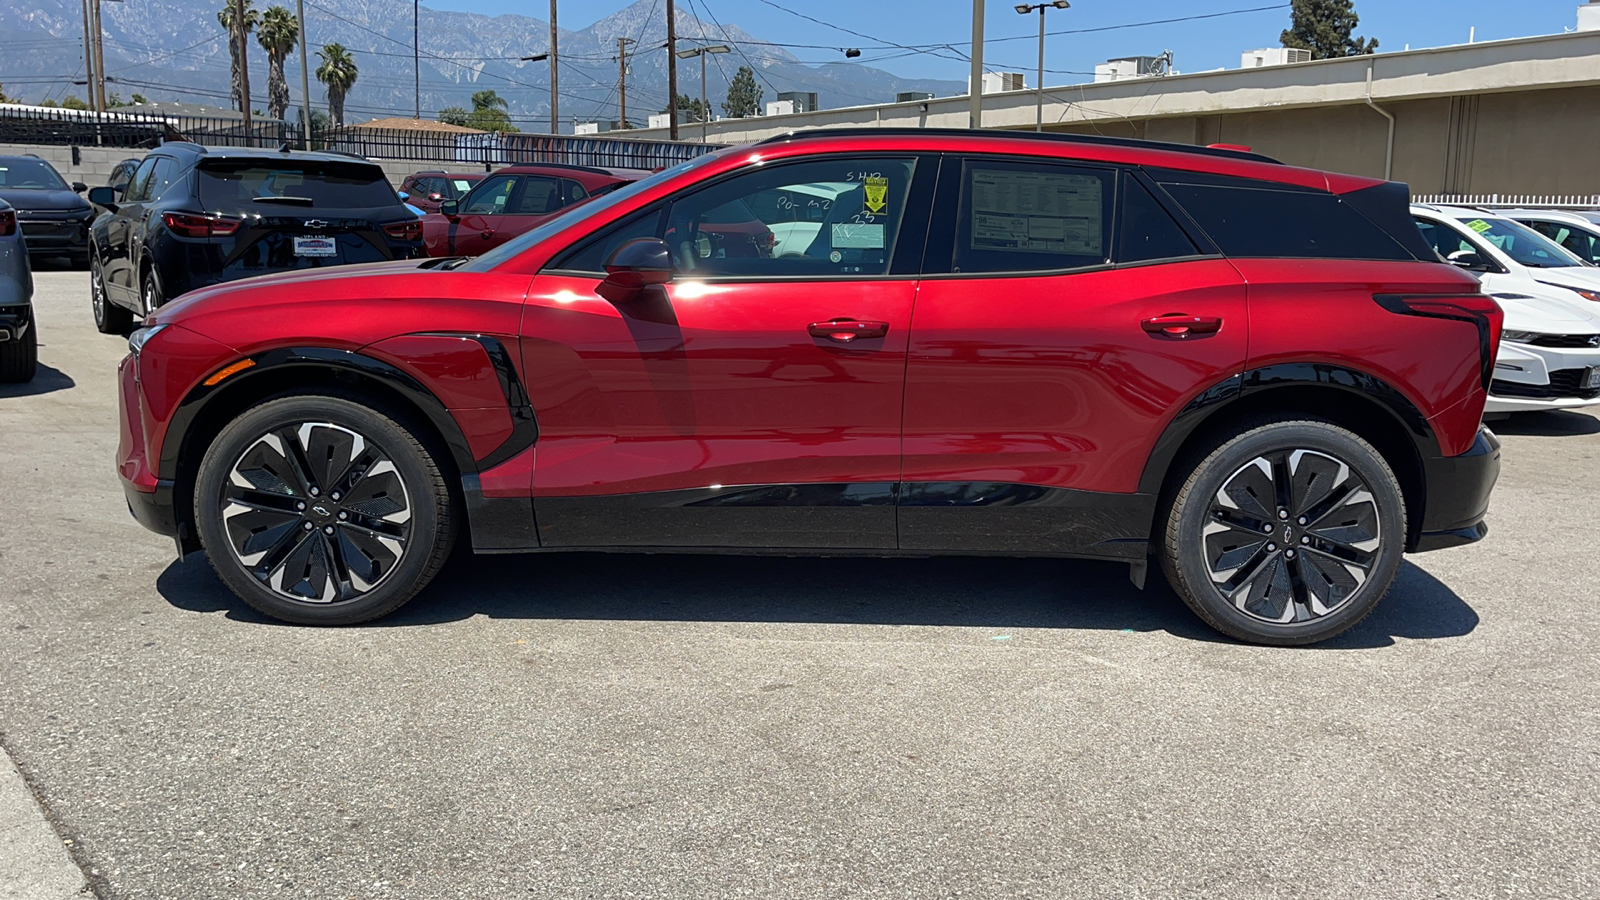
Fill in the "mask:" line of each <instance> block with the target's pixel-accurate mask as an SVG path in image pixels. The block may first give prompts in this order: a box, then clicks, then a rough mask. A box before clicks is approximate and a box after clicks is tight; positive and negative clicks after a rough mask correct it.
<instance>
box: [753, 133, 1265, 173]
mask: <svg viewBox="0 0 1600 900" xmlns="http://www.w3.org/2000/svg"><path fill="white" fill-rule="evenodd" d="M867 135H877V136H880V137H916V136H921V135H931V136H934V137H969V138H1014V139H1018V140H1026V141H1057V142H1060V143H1067V144H1100V145H1102V146H1110V147H1136V148H1141V149H1145V150H1166V151H1168V152H1172V153H1194V154H1198V155H1200V156H1220V157H1223V158H1225V159H1248V160H1253V161H1255V162H1264V163H1271V164H1273V165H1278V166H1281V165H1283V163H1282V162H1281V161H1279V160H1276V159H1273V158H1272V157H1270V156H1263V155H1261V154H1260V153H1251V152H1247V151H1244V150H1232V149H1228V148H1225V147H1200V146H1196V145H1194V144H1173V143H1168V142H1166V141H1145V140H1139V139H1137V138H1119V137H1106V136H1104V135H1099V134H1063V133H1059V132H1050V131H1046V132H1036V131H1009V130H1005V129H980V130H973V129H970V128H873V127H870V126H861V127H852V128H807V129H805V130H804V131H790V132H786V133H784V134H779V135H774V136H772V137H769V138H766V139H765V140H760V141H756V143H757V144H758V145H759V144H776V143H779V142H781V141H799V140H814V139H817V138H830V137H862V136H867Z"/></svg>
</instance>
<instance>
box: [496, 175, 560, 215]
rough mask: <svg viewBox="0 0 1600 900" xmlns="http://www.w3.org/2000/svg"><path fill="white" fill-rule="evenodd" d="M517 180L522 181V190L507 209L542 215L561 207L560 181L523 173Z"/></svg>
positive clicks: (517, 212)
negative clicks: (515, 200)
mask: <svg viewBox="0 0 1600 900" xmlns="http://www.w3.org/2000/svg"><path fill="white" fill-rule="evenodd" d="M518 180H519V181H521V182H522V192H521V193H520V194H518V195H517V202H516V203H515V204H514V205H513V206H512V207H511V208H510V210H509V212H511V213H512V214H514V215H519V216H542V215H544V214H546V213H553V212H555V211H556V210H558V209H560V208H561V206H562V203H561V182H559V181H557V180H556V179H554V178H543V177H540V176H538V175H523V176H520V177H519V178H518Z"/></svg>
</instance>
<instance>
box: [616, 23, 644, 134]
mask: <svg viewBox="0 0 1600 900" xmlns="http://www.w3.org/2000/svg"><path fill="white" fill-rule="evenodd" d="M637 43H639V42H638V41H636V40H634V39H633V38H631V37H619V38H617V96H618V98H619V99H618V102H617V106H618V112H617V118H618V119H620V120H621V127H622V128H623V129H624V130H626V129H627V127H628V45H629V44H637Z"/></svg>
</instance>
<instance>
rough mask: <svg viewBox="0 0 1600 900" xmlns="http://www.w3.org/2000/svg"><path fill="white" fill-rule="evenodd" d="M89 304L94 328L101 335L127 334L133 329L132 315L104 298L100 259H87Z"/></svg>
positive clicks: (104, 286)
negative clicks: (92, 314) (92, 312)
mask: <svg viewBox="0 0 1600 900" xmlns="http://www.w3.org/2000/svg"><path fill="white" fill-rule="evenodd" d="M89 303H90V305H91V306H92V307H93V308H94V327H95V329H96V330H98V331H99V332H100V333H101V334H127V333H128V332H129V331H130V330H132V328H133V313H130V312H128V311H127V310H126V309H123V308H122V307H120V306H118V305H116V304H115V303H112V302H111V298H110V297H108V296H106V278H105V270H104V269H102V268H100V257H99V255H98V254H97V255H94V256H91V257H90V258H89Z"/></svg>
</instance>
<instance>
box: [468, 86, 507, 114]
mask: <svg viewBox="0 0 1600 900" xmlns="http://www.w3.org/2000/svg"><path fill="white" fill-rule="evenodd" d="M472 108H473V109H474V110H479V109H509V108H510V107H508V106H506V98H504V97H502V96H500V95H499V94H496V93H495V92H494V89H493V88H485V89H484V90H481V91H476V92H474V93H473V95H472Z"/></svg>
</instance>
